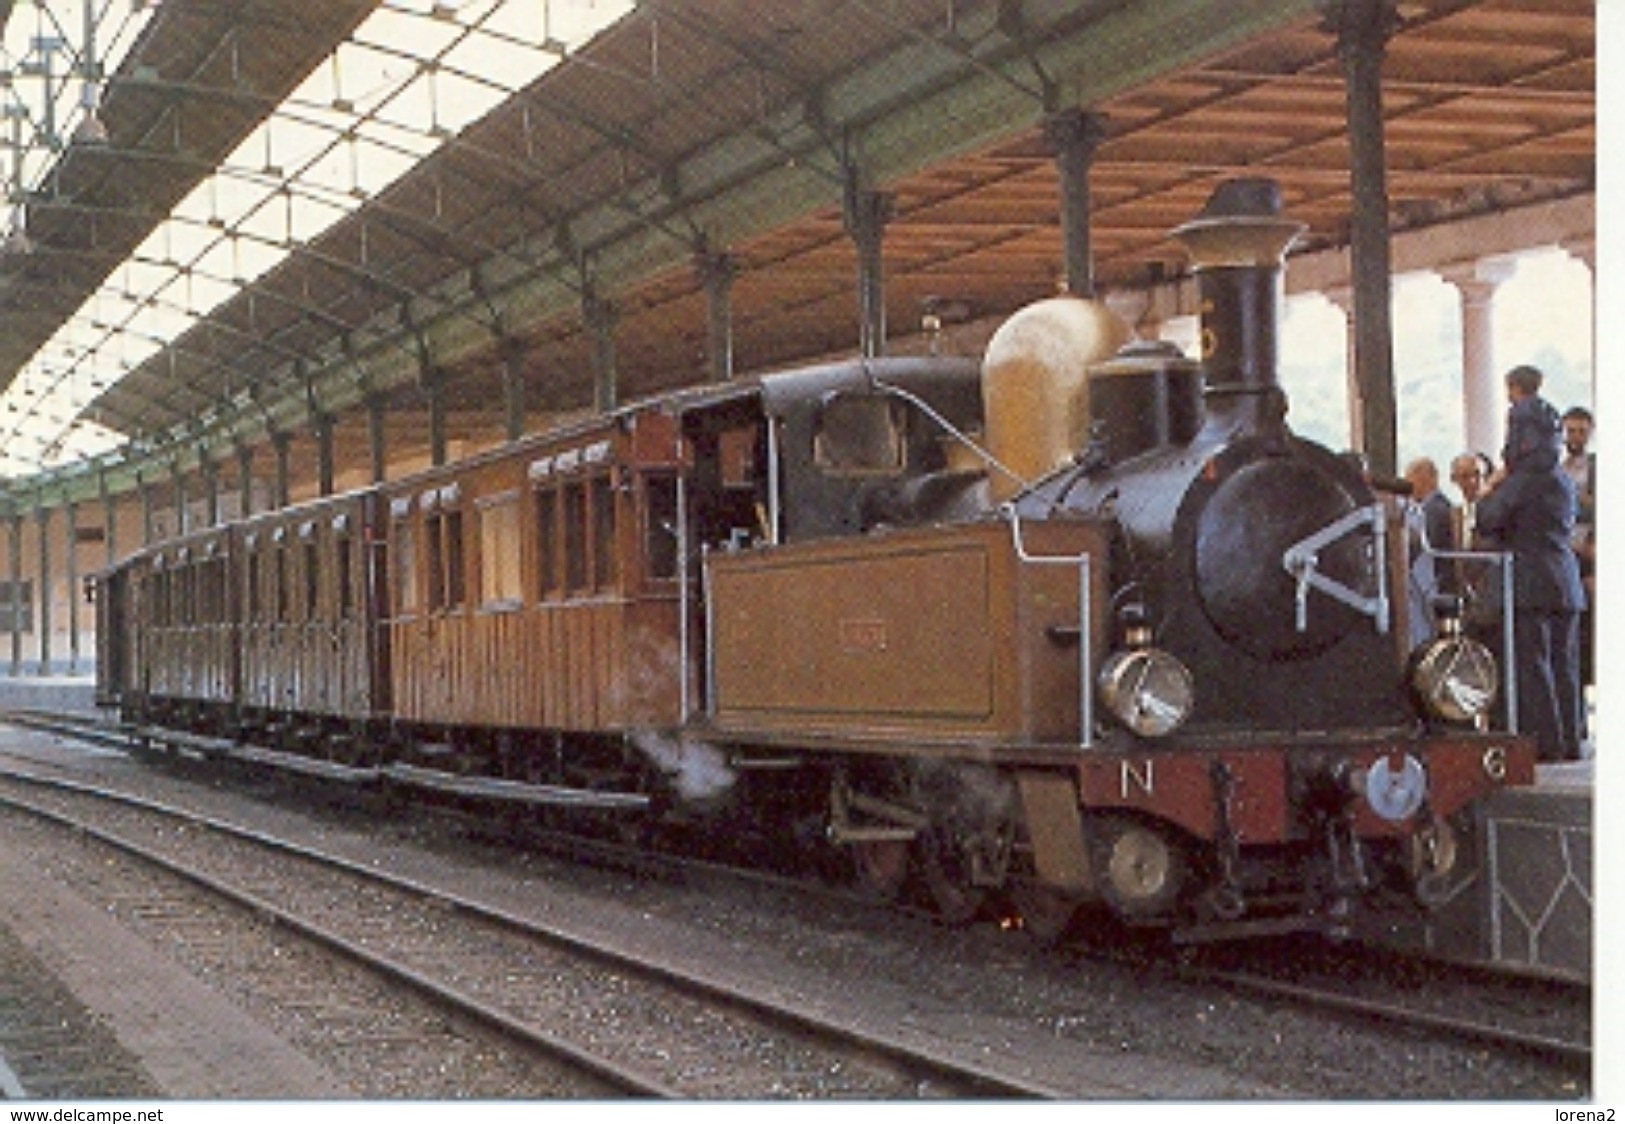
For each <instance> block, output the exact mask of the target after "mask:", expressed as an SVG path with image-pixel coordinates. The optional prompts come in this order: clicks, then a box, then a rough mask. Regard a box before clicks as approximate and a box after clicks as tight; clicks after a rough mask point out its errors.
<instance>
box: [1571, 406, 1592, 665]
mask: <svg viewBox="0 0 1625 1124" xmlns="http://www.w3.org/2000/svg"><path fill="white" fill-rule="evenodd" d="M1591 427H1592V418H1591V411H1590V410H1588V409H1586V408H1585V407H1584V406H1571V407H1570V408H1569V409H1568V411H1567V412H1566V413H1564V415H1563V471H1564V472H1566V473H1567V474H1568V477H1569V479H1570V480H1572V481H1574V493H1575V495H1576V496H1577V497H1578V508H1577V510H1576V513H1575V517H1574V536H1573V538H1572V539H1570V544H1571V545H1572V546H1573V547H1574V554H1575V556H1576V557H1577V558H1578V559H1579V560H1580V580H1581V581H1582V582H1584V583H1585V587H1586V598H1587V599H1588V601H1590V602H1591V603H1592V604H1595V602H1596V597H1597V579H1596V564H1597V536H1596V511H1597V454H1596V453H1593V452H1591V451H1590V449H1589V448H1588V446H1589V445H1590V444H1591ZM1591 622H1592V609H1591V607H1590V606H1588V607H1587V608H1586V610H1585V612H1583V613H1581V614H1580V682H1581V683H1585V684H1589V683H1591V682H1593V681H1594V680H1593V675H1594V674H1595V673H1594V671H1593V663H1592V659H1593V644H1594V639H1593V632H1592V624H1591Z"/></svg>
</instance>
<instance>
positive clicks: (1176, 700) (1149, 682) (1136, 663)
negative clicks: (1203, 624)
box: [1099, 647, 1196, 738]
mask: <svg viewBox="0 0 1625 1124" xmlns="http://www.w3.org/2000/svg"><path fill="white" fill-rule="evenodd" d="M1099 686H1100V700H1101V702H1102V703H1104V704H1105V706H1106V709H1107V710H1108V711H1110V712H1111V713H1112V714H1113V715H1115V716H1116V718H1117V720H1118V721H1119V722H1121V723H1122V724H1123V725H1124V726H1127V727H1128V728H1129V729H1130V730H1132V731H1133V732H1134V733H1136V734H1139V735H1140V736H1141V737H1142V738H1160V737H1164V736H1166V735H1168V734H1171V733H1173V732H1174V731H1175V730H1177V729H1179V727H1180V726H1182V725H1183V724H1184V722H1185V719H1187V718H1189V717H1190V713H1191V710H1192V708H1194V707H1195V705H1196V688H1195V685H1194V683H1193V682H1192V680H1191V673H1190V671H1189V670H1188V669H1187V668H1186V667H1185V665H1184V664H1182V663H1180V662H1179V660H1178V659H1177V658H1176V657H1174V656H1172V655H1170V654H1168V653H1167V652H1164V651H1163V650H1162V649H1161V648H1151V647H1144V648H1134V649H1131V650H1125V651H1120V652H1113V653H1112V654H1111V656H1110V657H1108V658H1107V660H1106V662H1105V664H1104V665H1103V666H1102V667H1101V669H1100V678H1099Z"/></svg>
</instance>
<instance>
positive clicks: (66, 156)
mask: <svg viewBox="0 0 1625 1124" xmlns="http://www.w3.org/2000/svg"><path fill="white" fill-rule="evenodd" d="M1337 7H1338V5H1336V4H1330V5H1328V4H1326V3H1323V2H1317V0H1234V2H1233V3H1225V4H1213V3H1210V2H1206V0H1144V2H1140V3H1134V4H1123V3H1120V2H1107V0H1082V2H1080V0H1021V2H1017V3H1010V2H1008V0H1003V2H998V0H773V2H772V3H766V4H763V3H756V2H749V0H641V2H637V3H634V2H633V0H463V2H455V0H381V2H380V0H322V2H321V3H311V2H309V0H33V2H30V0H0V21H3V59H0V112H3V116H4V120H3V121H0V148H3V149H4V151H3V152H0V175H3V176H4V177H5V181H6V187H7V193H6V205H5V210H4V212H3V213H0V317H3V330H0V491H3V490H5V489H6V487H7V485H6V484H5V482H6V481H10V482H11V484H13V485H15V484H19V483H20V484H24V485H26V484H27V482H28V481H30V480H35V479H37V478H40V477H41V476H45V477H48V478H52V479H63V480H68V481H72V480H73V479H76V478H81V477H82V478H84V479H87V480H88V479H95V478H97V477H98V476H103V477H105V475H106V474H107V473H108V472H110V471H115V470H119V469H128V468H129V467H130V466H133V465H135V464H138V463H140V462H142V461H150V460H154V459H156V460H157V461H159V462H161V463H170V462H179V461H181V460H183V459H186V458H193V463H196V459H195V458H198V457H200V456H202V455H204V454H203V453H201V452H200V450H203V449H213V450H224V449H230V448H240V447H242V446H244V445H247V444H253V443H257V442H262V441H264V440H265V439H266V438H267V437H268V436H269V435H271V434H275V433H290V432H291V433H297V432H299V431H300V429H301V428H302V427H303V426H306V425H308V423H309V420H310V419H311V418H312V417H315V416H329V417H339V416H341V415H344V414H345V413H346V412H347V411H348V412H349V413H351V414H354V413H355V407H356V405H357V404H358V403H360V402H362V401H364V400H373V399H375V398H378V397H380V396H383V397H386V398H392V400H393V401H395V402H402V401H407V400H409V399H411V397H412V396H413V395H417V394H420V393H421V390H422V386H423V384H424V381H425V379H426V378H429V377H431V375H432V373H433V372H436V371H440V370H455V371H456V372H458V376H459V378H460V379H461V380H462V382H461V384H460V393H459V395H458V397H457V400H456V402H455V403H454V411H453V413H454V419H455V422H454V424H458V425H461V426H463V427H465V429H466V430H467V432H469V433H474V432H477V431H484V432H489V431H492V430H494V429H496V428H499V423H498V421H497V420H495V419H496V415H497V413H498V410H497V407H496V406H495V405H493V404H494V403H497V402H500V399H501V390H500V389H499V387H500V385H501V380H502V379H503V378H509V379H512V378H514V377H516V376H517V377H519V378H520V379H522V380H524V381H525V382H527V383H528V384H529V392H528V396H529V399H530V401H531V402H532V403H534V404H535V407H536V408H538V409H540V410H544V411H552V410H559V409H564V408H567V407H569V406H572V405H580V404H581V403H582V402H584V401H585V402H590V401H591V398H592V374H591V369H592V367H593V364H594V359H595V355H598V354H600V353H599V352H595V347H601V339H600V340H599V341H598V342H597V343H596V344H595V339H594V335H593V331H592V329H591V322H592V320H593V317H594V314H595V312H597V313H602V314H604V315H606V316H607V317H608V319H607V320H606V321H604V322H608V323H613V326H614V333H615V340H616V343H615V347H616V362H617V367H618V370H619V376H618V377H619V379H620V381H621V392H622V393H623V394H625V395H627V396H631V395H635V394H639V393H649V392H654V391H658V390H662V389H666V388H669V387H672V386H677V385H684V384H687V383H691V382H694V381H698V380H699V379H702V378H704V377H706V375H707V356H706V352H707V346H708V337H707V321H706V318H707V288H706V286H707V279H708V278H712V279H714V278H715V277H716V276H717V273H716V270H718V269H725V270H727V271H728V275H729V277H730V278H732V294H733V295H732V308H733V317H734V324H735V337H736V344H735V347H736V351H737V353H738V354H737V359H736V363H737V365H738V366H739V367H741V368H742V369H755V368H758V367H762V366H767V365H771V364H777V363H785V362H793V361H797V360H803V359H809V358H813V357H818V356H821V355H827V354H829V353H831V352H835V351H840V350H842V349H847V350H850V349H851V348H852V346H853V345H854V344H855V342H856V340H857V339H858V329H857V327H856V317H857V301H856V296H855V291H856V275H855V251H854V249H853V247H852V239H851V235H850V231H849V229H848V221H847V220H848V219H849V217H850V214H851V211H850V207H851V204H852V202H853V200H854V197H855V196H856V195H857V194H858V193H860V192H869V191H875V192H880V193H884V197H885V199H886V200H887V204H888V206H887V216H888V217H887V226H886V234H885V238H886V243H885V245H886V271H887V290H886V296H887V309H888V315H889V316H890V317H891V319H892V320H893V321H894V322H898V323H901V324H903V325H904V330H913V326H914V325H916V324H917V323H918V322H919V320H920V316H921V313H922V312H927V311H928V312H932V313H933V314H934V315H935V314H941V315H944V316H947V317H948V318H950V319H952V318H964V317H969V316H980V315H990V314H997V313H1000V312H1003V311H1008V310H1009V309H1011V308H1014V307H1016V306H1018V305H1019V304H1021V303H1024V302H1026V301H1028V300H1031V299H1033V298H1034V297H1037V296H1042V295H1045V294H1047V293H1049V292H1053V291H1054V290H1055V288H1056V286H1057V284H1059V283H1061V282H1062V281H1063V280H1064V279H1063V278H1061V277H1060V276H1059V275H1058V271H1059V269H1060V261H1061V257H1062V254H1061V240H1060V231H1059V217H1058V213H1057V199H1058V191H1059V188H1058V177H1057V175H1056V171H1055V165H1054V149H1053V145H1052V144H1051V142H1050V139H1049V135H1048V134H1047V133H1046V131H1045V128H1044V123H1045V121H1047V120H1053V119H1054V118H1055V116H1056V114H1057V113H1058V112H1065V111H1068V110H1071V109H1074V108H1076V107H1083V108H1086V109H1088V110H1090V111H1091V112H1092V113H1096V114H1098V115H1099V116H1098V120H1099V121H1101V122H1102V123H1103V137H1102V143H1101V146H1100V148H1099V151H1098V154H1097V159H1096V162H1095V165H1094V170H1093V173H1092V189H1093V199H1094V215H1095V221H1094V260H1095V268H1096V271H1097V274H1098V277H1099V279H1100V281H1101V283H1102V284H1103V285H1108V286H1109V285H1124V286H1133V285H1145V284H1150V283H1153V282H1156V281H1158V280H1162V279H1165V278H1167V277H1171V276H1175V275H1177V274H1178V272H1179V271H1180V270H1182V269H1183V268H1184V265H1183V261H1182V256H1181V255H1180V254H1179V252H1178V250H1177V247H1176V246H1174V244H1173V243H1171V242H1170V241H1169V240H1168V238H1167V231H1168V230H1169V229H1170V228H1172V227H1173V226H1175V225H1177V224H1178V223H1179V222H1181V221H1183V220H1184V219H1186V218H1188V217H1189V216H1190V215H1192V214H1193V213H1195V211H1196V210H1197V209H1199V208H1200V206H1201V203H1202V201H1203V199H1204V198H1205V197H1206V195H1207V194H1208V192H1209V191H1210V190H1211V188H1212V186H1213V185H1214V184H1215V183H1216V182H1217V181H1218V180H1220V179H1223V178H1225V177H1227V176H1230V175H1236V174H1262V175H1270V176H1274V177H1275V178H1277V179H1279V180H1280V181H1281V182H1282V184H1283V189H1284V192H1285V194H1286V198H1287V203H1288V206H1289V207H1290V208H1291V210H1292V213H1293V215H1294V217H1297V218H1301V219H1304V220H1305V221H1307V222H1308V223H1309V227H1310V234H1309V238H1308V240H1307V242H1306V245H1309V246H1335V245H1341V244H1346V241H1347V227H1348V215H1349V213H1350V210H1351V206H1350V200H1349V173H1348V145H1347V126H1346V112H1347V101H1346V98H1347V83H1346V77H1345V71H1344V69H1343V63H1342V61H1341V59H1340V56H1339V49H1338V37H1337V34H1336V30H1335V27H1333V26H1332V24H1333V23H1334V22H1335V21H1331V20H1329V18H1328V14H1327V13H1328V11H1331V10H1335V9H1336V8H1337ZM1392 14H1393V16H1394V22H1393V27H1392V36H1391V39H1390V40H1389V43H1388V49H1387V54H1386V59H1385V62H1384V68H1385V69H1384V81H1385V91H1384V97H1385V103H1384V110H1385V116H1386V119H1387V146H1388V156H1389V165H1390V169H1391V171H1390V185H1389V186H1390V193H1391V200H1392V206H1391V211H1392V215H1393V221H1394V223H1395V226H1396V228H1397V229H1406V228H1409V227H1422V226H1427V225H1429V224H1434V223H1438V222H1443V221H1449V220H1451V219H1453V218H1459V217H1461V216H1464V215H1473V214H1479V213H1485V212H1488V211H1492V210H1495V209H1497V208H1504V207H1508V206H1516V205H1521V204H1524V203H1528V202H1531V201H1535V202H1538V201H1540V200H1553V199H1563V198H1567V197H1572V196H1577V195H1585V194H1586V193H1589V192H1591V191H1593V190H1594V184H1595V171H1594V154H1595V93H1594V81H1595V35H1596V32H1595V10H1594V5H1593V4H1592V3H1591V2H1590V0H1406V2H1401V3H1399V4H1397V5H1395V6H1394V7H1393V9H1392ZM482 380H483V381H482ZM363 444H364V443H363ZM218 456H220V457H224V456H225V454H224V453H219V454H218Z"/></svg>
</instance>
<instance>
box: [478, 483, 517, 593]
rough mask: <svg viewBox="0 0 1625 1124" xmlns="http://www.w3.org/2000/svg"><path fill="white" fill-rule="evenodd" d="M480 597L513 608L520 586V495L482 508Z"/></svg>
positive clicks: (507, 496)
mask: <svg viewBox="0 0 1625 1124" xmlns="http://www.w3.org/2000/svg"><path fill="white" fill-rule="evenodd" d="M479 517H480V596H481V597H482V598H483V599H484V601H485V603H486V604H491V603H493V602H501V603H509V604H514V603H517V602H519V601H520V600H521V599H522V598H523V596H524V591H523V589H522V587H521V586H520V573H521V570H520V566H519V494H518V493H517V492H509V493H507V494H505V495H501V496H498V497H496V498H495V499H493V500H491V501H489V502H488V503H486V504H484V505H483V506H482V507H481V508H480V512H479Z"/></svg>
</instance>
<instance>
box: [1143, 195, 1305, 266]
mask: <svg viewBox="0 0 1625 1124" xmlns="http://www.w3.org/2000/svg"><path fill="white" fill-rule="evenodd" d="M1303 231H1304V225H1303V223H1300V222H1294V221H1292V220H1291V219H1284V218H1282V217H1281V185H1280V184H1278V183H1276V182H1275V181H1274V180H1272V179H1265V178H1263V177H1246V178H1242V179H1233V180H1226V181H1225V182H1224V183H1221V184H1220V185H1219V186H1218V187H1216V188H1215V189H1214V190H1213V194H1212V195H1210V196H1208V201H1207V204H1206V206H1204V207H1203V208H1202V211H1201V213H1200V214H1198V215H1197V216H1196V217H1195V218H1194V219H1192V220H1191V221H1190V222H1187V223H1185V224H1183V225H1182V226H1178V227H1175V228H1174V229H1173V230H1172V231H1171V232H1170V234H1171V236H1172V237H1174V238H1176V239H1178V240H1179V241H1181V242H1183V243H1184V244H1185V248H1186V249H1187V250H1189V251H1190V255H1191V266H1192V268H1194V269H1196V270H1203V269H1222V268H1225V267H1245V266H1277V265H1280V263H1281V259H1282V257H1283V256H1284V255H1285V254H1286V251H1287V249H1288V247H1290V246H1291V245H1292V243H1293V242H1294V241H1296V240H1297V238H1298V235H1300V234H1302V233H1303Z"/></svg>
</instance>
